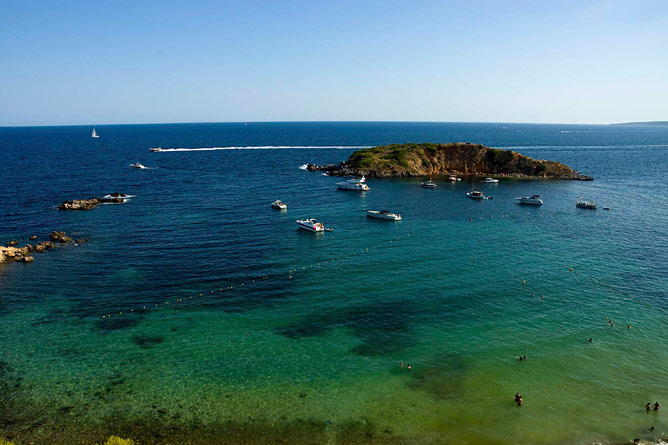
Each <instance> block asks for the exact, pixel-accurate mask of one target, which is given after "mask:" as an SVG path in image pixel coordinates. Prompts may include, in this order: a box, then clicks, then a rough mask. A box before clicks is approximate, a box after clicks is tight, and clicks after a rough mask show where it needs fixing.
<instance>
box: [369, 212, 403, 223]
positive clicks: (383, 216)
mask: <svg viewBox="0 0 668 445" xmlns="http://www.w3.org/2000/svg"><path fill="white" fill-rule="evenodd" d="M366 216H368V217H369V218H378V219H389V220H391V221H401V215H400V214H398V213H392V212H390V211H389V210H381V211H380V212H379V211H378V210H367V212H366Z"/></svg>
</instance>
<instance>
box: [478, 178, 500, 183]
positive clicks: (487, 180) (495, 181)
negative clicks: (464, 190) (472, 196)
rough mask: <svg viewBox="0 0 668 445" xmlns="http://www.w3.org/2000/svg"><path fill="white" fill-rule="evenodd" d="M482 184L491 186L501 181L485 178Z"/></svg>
mask: <svg viewBox="0 0 668 445" xmlns="http://www.w3.org/2000/svg"><path fill="white" fill-rule="evenodd" d="M482 182H487V183H489V184H496V183H497V182H499V180H498V179H494V178H485V179H484V181H482Z"/></svg>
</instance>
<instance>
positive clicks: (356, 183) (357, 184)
mask: <svg viewBox="0 0 668 445" xmlns="http://www.w3.org/2000/svg"><path fill="white" fill-rule="evenodd" d="M336 186H337V187H338V188H339V189H341V190H358V191H362V192H366V191H367V190H371V189H370V188H369V186H368V185H366V178H365V177H364V175H362V177H361V178H360V179H355V178H353V179H348V180H347V181H343V182H337V183H336Z"/></svg>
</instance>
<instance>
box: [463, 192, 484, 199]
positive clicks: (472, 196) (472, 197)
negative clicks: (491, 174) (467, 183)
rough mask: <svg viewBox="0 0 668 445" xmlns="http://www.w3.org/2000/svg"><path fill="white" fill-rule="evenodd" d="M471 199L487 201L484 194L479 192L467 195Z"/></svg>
mask: <svg viewBox="0 0 668 445" xmlns="http://www.w3.org/2000/svg"><path fill="white" fill-rule="evenodd" d="M466 196H468V197H469V198H471V199H475V200H478V201H482V200H483V199H487V197H486V196H485V194H484V193H483V192H479V191H478V190H472V191H470V192H468V193H467V194H466Z"/></svg>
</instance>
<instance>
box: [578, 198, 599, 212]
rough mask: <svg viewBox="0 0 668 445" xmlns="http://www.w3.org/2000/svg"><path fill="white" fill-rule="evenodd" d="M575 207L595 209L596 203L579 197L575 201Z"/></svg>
mask: <svg viewBox="0 0 668 445" xmlns="http://www.w3.org/2000/svg"><path fill="white" fill-rule="evenodd" d="M575 207H577V208H579V209H590V210H596V207H597V205H596V204H595V203H594V201H583V200H582V198H579V199H578V200H577V202H576V203H575Z"/></svg>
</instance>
